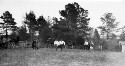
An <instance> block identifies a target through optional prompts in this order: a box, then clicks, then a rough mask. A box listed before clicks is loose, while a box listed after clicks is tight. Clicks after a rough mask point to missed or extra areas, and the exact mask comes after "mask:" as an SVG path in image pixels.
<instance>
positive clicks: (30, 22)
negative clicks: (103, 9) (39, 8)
mask: <svg viewBox="0 0 125 66" xmlns="http://www.w3.org/2000/svg"><path fill="white" fill-rule="evenodd" d="M59 14H60V15H61V17H60V18H59V19H58V18H56V17H53V18H50V20H49V19H45V17H44V16H43V15H41V16H39V17H38V18H36V15H35V13H34V12H33V11H30V12H29V13H26V14H25V18H24V21H23V25H22V26H21V27H17V26H16V22H15V21H14V18H13V17H12V14H11V13H10V12H9V11H5V13H3V15H2V16H1V17H0V18H1V19H3V24H4V25H5V27H4V29H6V37H8V35H7V30H12V34H11V35H10V36H11V37H10V38H12V37H14V36H16V35H17V34H18V35H19V36H20V40H21V41H26V40H27V41H30V40H32V39H33V38H35V35H34V33H35V31H38V32H39V36H38V38H40V39H41V40H42V42H43V43H47V40H48V39H49V38H52V39H63V40H64V41H66V42H68V41H69V40H70V41H76V40H77V42H80V41H81V39H87V40H90V39H92V40H94V41H95V43H97V44H98V41H100V35H103V37H104V36H106V39H109V38H110V34H112V37H116V35H115V34H114V33H113V32H114V31H117V29H118V28H117V26H118V23H119V22H116V18H115V17H114V16H113V14H112V13H105V14H104V15H103V16H102V17H101V18H100V20H101V22H102V23H103V24H102V25H101V26H99V27H98V28H96V29H95V30H94V34H93V36H92V34H91V33H92V32H91V31H92V30H93V28H92V27H90V26H88V25H89V21H90V18H89V17H88V14H89V12H88V10H86V9H84V8H82V7H81V6H80V5H79V4H78V3H76V2H74V3H68V4H67V5H65V9H64V10H60V11H59ZM1 24H2V23H1ZM97 29H100V30H101V34H99V32H98V30H97ZM28 31H29V32H28ZM124 34H125V33H122V35H124ZM121 37H122V38H121V40H124V39H125V38H123V36H121Z"/></svg>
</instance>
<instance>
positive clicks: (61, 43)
mask: <svg viewBox="0 0 125 66" xmlns="http://www.w3.org/2000/svg"><path fill="white" fill-rule="evenodd" d="M54 45H55V46H56V50H57V49H58V48H60V49H61V51H62V49H63V46H65V42H64V41H62V40H61V41H57V40H55V41H54Z"/></svg>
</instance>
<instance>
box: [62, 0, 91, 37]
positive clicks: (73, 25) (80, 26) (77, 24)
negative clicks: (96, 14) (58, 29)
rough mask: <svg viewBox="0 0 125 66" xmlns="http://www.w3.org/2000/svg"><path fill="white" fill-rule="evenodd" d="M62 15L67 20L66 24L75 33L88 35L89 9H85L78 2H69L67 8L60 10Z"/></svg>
mask: <svg viewBox="0 0 125 66" xmlns="http://www.w3.org/2000/svg"><path fill="white" fill-rule="evenodd" d="M60 14H61V16H63V17H64V19H65V20H66V21H65V22H66V26H67V27H68V28H69V29H70V30H71V32H73V33H77V34H78V35H83V36H85V35H87V31H89V29H90V28H89V27H88V24H89V20H90V18H88V10H85V9H83V8H82V7H81V6H80V5H79V4H78V3H76V2H74V3H69V4H67V5H66V6H65V10H61V11H60Z"/></svg>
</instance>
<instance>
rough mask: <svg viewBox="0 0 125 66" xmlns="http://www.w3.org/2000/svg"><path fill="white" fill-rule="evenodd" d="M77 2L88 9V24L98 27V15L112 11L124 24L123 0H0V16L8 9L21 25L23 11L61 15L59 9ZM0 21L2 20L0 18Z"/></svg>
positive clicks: (120, 22)
mask: <svg viewBox="0 0 125 66" xmlns="http://www.w3.org/2000/svg"><path fill="white" fill-rule="evenodd" d="M73 2H77V3H78V4H79V5H80V6H81V7H82V8H84V9H85V10H88V12H89V14H88V17H89V18H90V22H89V26H91V27H94V28H96V27H98V26H100V25H101V24H102V22H101V20H100V17H102V16H103V14H104V13H113V15H114V16H115V17H116V21H117V22H119V26H118V27H122V26H124V25H125V23H124V22H125V1H124V0H0V16H1V15H2V14H3V13H4V12H5V11H9V12H10V13H11V14H12V16H13V18H15V22H17V25H18V26H21V25H22V21H23V20H24V17H25V13H29V12H30V11H34V13H35V14H36V17H37V18H38V17H39V16H41V15H43V16H44V17H45V18H47V17H48V16H50V17H51V18H52V17H57V18H59V17H61V16H60V14H59V10H64V9H65V5H67V4H68V3H73ZM0 21H2V20H1V19H0Z"/></svg>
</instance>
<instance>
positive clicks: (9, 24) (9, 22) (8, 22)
mask: <svg viewBox="0 0 125 66" xmlns="http://www.w3.org/2000/svg"><path fill="white" fill-rule="evenodd" d="M0 18H1V19H3V21H4V28H5V29H6V38H8V31H7V30H8V29H16V26H15V25H16V22H15V21H14V18H13V17H12V14H11V13H10V12H9V11H5V13H3V15H2V16H1V17H0Z"/></svg>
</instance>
